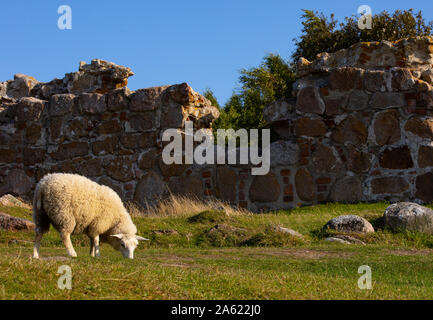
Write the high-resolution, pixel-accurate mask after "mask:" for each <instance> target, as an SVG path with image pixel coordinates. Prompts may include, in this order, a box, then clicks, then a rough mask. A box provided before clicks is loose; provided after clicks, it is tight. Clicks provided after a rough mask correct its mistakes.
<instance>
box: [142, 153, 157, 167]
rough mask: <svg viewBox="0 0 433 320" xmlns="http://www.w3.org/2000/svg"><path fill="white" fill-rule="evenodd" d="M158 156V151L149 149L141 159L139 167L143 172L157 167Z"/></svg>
mask: <svg viewBox="0 0 433 320" xmlns="http://www.w3.org/2000/svg"><path fill="white" fill-rule="evenodd" d="M157 155H158V153H157V151H156V149H149V150H146V151H144V152H143V153H142V154H141V155H140V157H139V160H138V167H139V168H140V169H142V170H146V169H151V168H153V167H155V165H156V158H157Z"/></svg>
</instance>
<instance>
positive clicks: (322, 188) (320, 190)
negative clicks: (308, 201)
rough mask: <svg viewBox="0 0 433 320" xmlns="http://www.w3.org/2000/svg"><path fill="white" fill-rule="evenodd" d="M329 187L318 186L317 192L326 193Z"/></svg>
mask: <svg viewBox="0 0 433 320" xmlns="http://www.w3.org/2000/svg"><path fill="white" fill-rule="evenodd" d="M326 189H327V187H326V186H325V185H319V186H317V192H325V191H326Z"/></svg>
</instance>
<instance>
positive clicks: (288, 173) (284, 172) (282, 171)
mask: <svg viewBox="0 0 433 320" xmlns="http://www.w3.org/2000/svg"><path fill="white" fill-rule="evenodd" d="M280 174H281V176H283V177H288V176H290V170H289V169H283V170H281V171H280Z"/></svg>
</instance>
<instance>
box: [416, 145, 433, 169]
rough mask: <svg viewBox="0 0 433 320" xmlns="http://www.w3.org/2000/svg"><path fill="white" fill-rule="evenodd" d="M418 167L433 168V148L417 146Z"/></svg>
mask: <svg viewBox="0 0 433 320" xmlns="http://www.w3.org/2000/svg"><path fill="white" fill-rule="evenodd" d="M418 167H420V168H427V167H433V147H430V146H419V149H418Z"/></svg>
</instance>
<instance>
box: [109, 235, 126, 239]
mask: <svg viewBox="0 0 433 320" xmlns="http://www.w3.org/2000/svg"><path fill="white" fill-rule="evenodd" d="M110 237H114V238H117V239H122V238H123V234H112V235H110Z"/></svg>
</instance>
